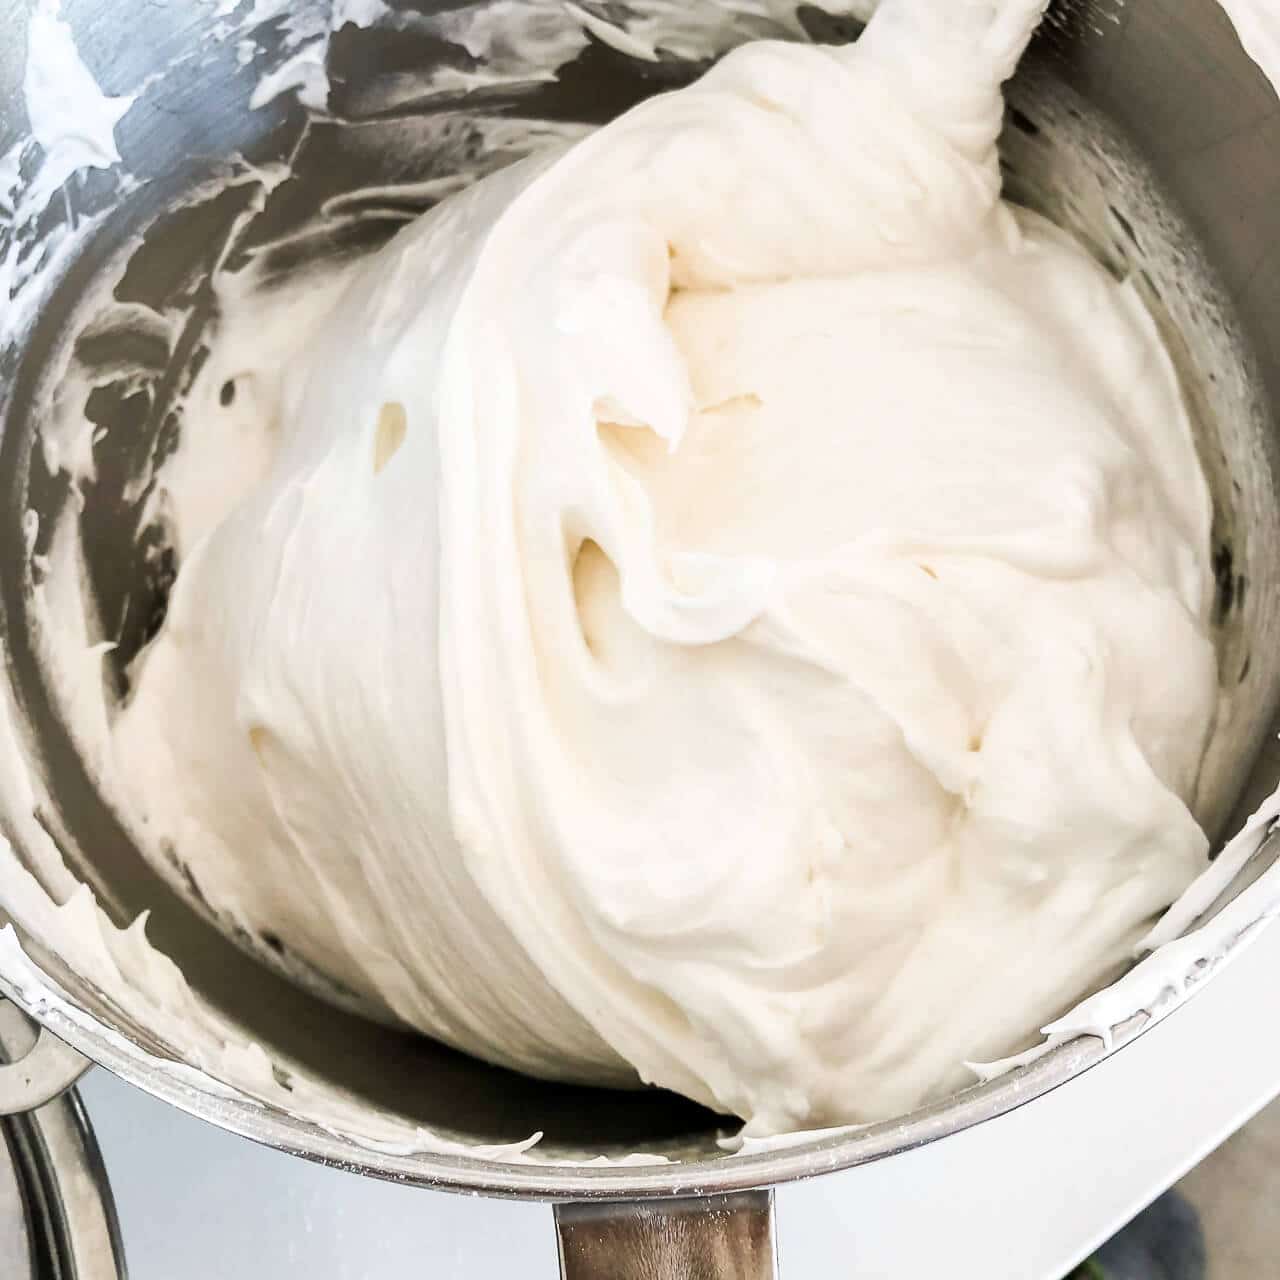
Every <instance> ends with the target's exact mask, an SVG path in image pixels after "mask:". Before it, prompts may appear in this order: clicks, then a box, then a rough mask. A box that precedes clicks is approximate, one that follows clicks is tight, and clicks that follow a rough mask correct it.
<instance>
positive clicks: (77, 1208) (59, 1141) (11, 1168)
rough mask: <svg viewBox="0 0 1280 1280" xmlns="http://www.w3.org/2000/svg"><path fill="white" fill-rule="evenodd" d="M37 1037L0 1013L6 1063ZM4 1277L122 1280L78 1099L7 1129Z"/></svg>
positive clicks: (1, 1230)
mask: <svg viewBox="0 0 1280 1280" xmlns="http://www.w3.org/2000/svg"><path fill="white" fill-rule="evenodd" d="M33 1039H34V1036H33V1034H32V1031H31V1028H30V1027H29V1026H28V1025H27V1023H26V1020H25V1019H24V1018H23V1016H22V1015H21V1014H20V1013H19V1012H18V1010H17V1009H16V1008H14V1007H13V1006H12V1005H0V1058H15V1059H16V1058H18V1057H19V1056H20V1055H22V1054H24V1053H26V1051H27V1048H28V1046H29V1045H30V1044H31V1042H32V1040H33ZM0 1275H3V1276H4V1277H5V1280H26V1278H27V1277H30V1280H123V1277H124V1261H123V1251H122V1249H121V1247H120V1233H119V1228H118V1225H117V1223H116V1217H115V1206H114V1203H113V1201H112V1199H111V1193H110V1190H109V1188H108V1187H107V1181H106V1174H105V1171H104V1169H103V1165H102V1158H101V1156H100V1154H99V1152H98V1146H97V1143H96V1141H95V1140H94V1137H93V1133H92V1131H91V1130H90V1128H89V1125H88V1121H87V1120H86V1119H85V1115H84V1111H83V1109H82V1107H81V1105H80V1100H79V1098H78V1097H77V1096H76V1094H75V1093H74V1092H72V1093H67V1094H65V1095H64V1096H62V1097H60V1098H57V1099H55V1100H54V1101H52V1102H49V1103H47V1104H45V1105H43V1106H40V1107H37V1108H36V1109H35V1110H33V1111H31V1112H29V1113H28V1114H27V1115H24V1116H14V1117H10V1118H9V1119H7V1120H5V1121H3V1122H0Z"/></svg>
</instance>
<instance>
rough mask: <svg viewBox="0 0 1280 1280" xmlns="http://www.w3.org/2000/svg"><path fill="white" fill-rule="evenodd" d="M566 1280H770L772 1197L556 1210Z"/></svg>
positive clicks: (753, 1194) (754, 1194)
mask: <svg viewBox="0 0 1280 1280" xmlns="http://www.w3.org/2000/svg"><path fill="white" fill-rule="evenodd" d="M556 1234H557V1238H558V1241H559V1247H560V1274H561V1276H563V1277H564V1280H773V1277H774V1276H775V1275H777V1246H776V1244H775V1242H774V1232H773V1193H772V1192H769V1191H746V1192H740V1193H739V1194H738V1195H732V1196H709V1197H704V1198H702V1199H698V1200H664V1201H657V1202H649V1203H645V1204H627V1203H625V1202H624V1203H618V1202H616V1201H607V1202H604V1203H590V1202H588V1203H585V1204H584V1203H578V1204H558V1205H556Z"/></svg>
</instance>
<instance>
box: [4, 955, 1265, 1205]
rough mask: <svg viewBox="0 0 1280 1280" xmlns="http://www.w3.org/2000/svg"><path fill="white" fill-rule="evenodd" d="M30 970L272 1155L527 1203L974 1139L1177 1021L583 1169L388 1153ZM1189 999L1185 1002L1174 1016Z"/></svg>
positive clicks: (80, 1016)
mask: <svg viewBox="0 0 1280 1280" xmlns="http://www.w3.org/2000/svg"><path fill="white" fill-rule="evenodd" d="M1239 944H1240V940H1237V942H1236V943H1235V944H1234V945H1233V946H1232V947H1231V948H1230V949H1229V951H1235V950H1236V949H1237V948H1238V946H1239ZM25 950H26V948H25V947H24V951H25ZM1227 958H1228V957H1227V956H1224V957H1223V959H1224V960H1225V959H1227ZM28 960H29V961H30V954H29V952H28ZM31 963H32V968H33V969H34V970H35V972H37V973H39V974H40V975H41V977H42V978H44V979H47V981H48V984H49V985H48V987H47V988H45V989H44V990H40V991H37V990H35V989H28V988H27V987H26V986H25V985H23V984H19V983H16V982H14V981H13V980H12V979H11V978H9V977H8V976H7V975H4V974H2V973H0V993H2V994H4V995H6V996H8V997H9V999H11V1000H12V1001H13V1003H14V1004H16V1005H17V1006H18V1007H19V1008H20V1009H21V1010H22V1011H23V1012H24V1013H26V1014H27V1016H29V1017H30V1018H32V1019H33V1020H34V1021H35V1022H37V1023H39V1024H40V1025H42V1026H45V1027H47V1028H48V1029H49V1030H50V1031H52V1032H53V1033H54V1034H55V1035H57V1036H58V1037H60V1038H61V1039H63V1040H65V1041H66V1042H67V1043H68V1044H70V1045H71V1046H72V1047H73V1048H74V1049H76V1050H78V1051H79V1052H80V1053H82V1054H84V1056H85V1057H87V1058H88V1059H90V1060H91V1061H92V1062H94V1063H96V1064H97V1065H99V1066H101V1067H103V1068H104V1069H106V1070H107V1071H110V1072H111V1073H112V1074H113V1075H115V1076H117V1077H118V1078H119V1079H121V1080H124V1081H125V1082H126V1083H128V1084H132V1085H134V1086H136V1087H137V1088H139V1089H141V1090H143V1092H145V1093H147V1094H149V1095H151V1096H152V1097H154V1098H156V1099H158V1100H160V1101H162V1102H166V1103H168V1104H170V1105H171V1106H174V1107H176V1108H177V1109H178V1110H179V1111H182V1112H184V1113H186V1114H187V1115H190V1116H193V1117H195V1118H197V1119H200V1120H205V1121H207V1122H208V1123H210V1124H213V1125H215V1126H216V1127H218V1128H220V1129H223V1130H226V1131H227V1132H229V1133H234V1134H236V1135H238V1136H240V1137H243V1138H248V1139H250V1140H251V1141H254V1142H257V1143H259V1144H261V1145H263V1146H266V1147H270V1148H272V1149H273V1150H276V1151H281V1152H284V1153H286V1154H288V1155H294V1156H301V1157H302V1158H304V1159H307V1160H311V1161H313V1162H315V1163H318V1164H322V1165H325V1166H329V1167H333V1168H340V1169H343V1170H345V1171H347V1172H350V1173H357V1174H361V1175H363V1176H366V1177H373V1178H378V1179H381V1180H384V1181H391V1182H397V1183H400V1184H402V1185H410V1186H420V1187H424V1188H430V1189H434V1190H441V1191H452V1192H461V1193H470V1194H481V1195H487V1196H493V1197H498V1198H504V1199H519V1200H541V1201H582V1200H602V1199H612V1200H653V1199H675V1198H681V1197H694V1196H707V1195H718V1194H725V1193H730V1192H736V1191H745V1190H749V1189H753V1188H760V1187H768V1186H774V1185H777V1184H781V1183H787V1182H793V1181H796V1180H799V1179H802V1178H809V1177H814V1176H817V1175H819V1174H825V1173H836V1172H839V1171H841V1170H844V1169H849V1168H852V1167H854V1166H856V1165H861V1164H869V1163H871V1162H873V1161H876V1160H882V1159H886V1158H889V1157H891V1156H894V1155H899V1154H901V1153H903V1152H906V1151H910V1150H913V1149H914V1148H916V1147H920V1146H924V1145H926V1144H927V1143H931V1142H936V1141H938V1140H939V1139H942V1138H946V1137H949V1136H951V1135H953V1134H957V1133H960V1132H963V1131H964V1130H966V1129H970V1128H972V1127H973V1126H975V1125H978V1124H983V1123H985V1122H986V1121H988V1120H993V1119H995V1118H996V1117H998V1116H1001V1115H1006V1114H1008V1113H1009V1112H1011V1111H1014V1110H1016V1109H1017V1108H1019V1107H1022V1106H1025V1105H1026V1104H1027V1103H1030V1102H1033V1101H1034V1100H1035V1099H1037V1098H1041V1097H1044V1096H1045V1095H1046V1094H1048V1093H1050V1092H1052V1091H1053V1090H1055V1089H1057V1088H1060V1087H1061V1086H1062V1085H1064V1084H1066V1083H1068V1082H1069V1081H1071V1080H1073V1079H1075V1078H1076V1077H1077V1076H1080V1075H1082V1074H1083V1073H1084V1072H1085V1071H1087V1070H1089V1069H1090V1068H1091V1067H1093V1066H1096V1065H1097V1064H1098V1063H1099V1062H1102V1061H1104V1060H1105V1059H1106V1058H1108V1057H1110V1056H1112V1054H1114V1053H1117V1052H1119V1051H1120V1050H1121V1049H1122V1048H1124V1047H1125V1046H1126V1045H1128V1044H1131V1043H1132V1042H1133V1041H1134V1040H1136V1039H1138V1038H1139V1036H1141V1035H1142V1034H1143V1033H1144V1032H1145V1031H1147V1030H1148V1029H1149V1028H1150V1027H1152V1026H1154V1025H1155V1024H1156V1023H1157V1022H1158V1021H1162V1020H1163V1017H1164V1016H1168V1015H1167V1014H1160V1015H1157V1014H1151V1013H1147V1012H1139V1013H1137V1014H1134V1015H1132V1016H1131V1017H1129V1018H1128V1019H1126V1020H1125V1021H1124V1022H1123V1023H1121V1024H1120V1025H1119V1026H1117V1027H1115V1028H1114V1029H1113V1032H1112V1036H1111V1042H1110V1045H1109V1046H1108V1044H1107V1043H1106V1042H1105V1041H1104V1039H1103V1038H1102V1037H1101V1036H1099V1035H1093V1034H1081V1035H1078V1036H1076V1037H1074V1038H1073V1039H1070V1040H1067V1041H1064V1042H1062V1043H1060V1044H1056V1045H1053V1046H1051V1047H1048V1048H1045V1049H1044V1050H1043V1052H1041V1053H1040V1054H1039V1055H1038V1056H1036V1057H1035V1058H1034V1060H1032V1061H1030V1062H1026V1063H1024V1064H1022V1065H1019V1066H1016V1067H1013V1068H1012V1069H1011V1070H1009V1071H1007V1072H1005V1073H1003V1074H1001V1075H998V1076H996V1077H995V1078H994V1079H990V1080H987V1081H985V1082H981V1083H975V1084H973V1085H971V1086H969V1087H967V1088H965V1089H963V1090H961V1091H960V1092H958V1093H955V1094H952V1095H950V1096H949V1097H947V1098H943V1099H941V1100H939V1101H937V1102H934V1103H931V1104H929V1105H927V1106H924V1107H921V1108H918V1109H917V1110H915V1111H912V1112H910V1113H908V1114H906V1115H903V1116H898V1117H894V1118H892V1119H889V1120H884V1121H879V1122H876V1123H873V1124H868V1125H865V1126H862V1127H859V1128H856V1129H852V1130H850V1129H843V1130H837V1131H835V1132H833V1133H830V1134H827V1135H825V1136H817V1137H814V1138H812V1139H808V1140H804V1141H797V1142H795V1143H791V1144H787V1145H780V1146H777V1147H774V1148H772V1149H768V1150H763V1151H755V1152H751V1153H750V1154H743V1155H731V1154H726V1155H724V1156H719V1157H712V1158H695V1159H691V1160H687V1161H686V1160H673V1161H671V1162H669V1163H653V1164H623V1163H622V1162H620V1161H617V1162H612V1163H605V1162H602V1163H599V1164H595V1163H592V1164H574V1163H570V1162H567V1161H556V1160H554V1159H548V1160H546V1161H540V1160H538V1158H537V1157H536V1155H535V1156H534V1157H533V1158H532V1159H529V1160H528V1161H527V1162H515V1161H512V1160H505V1159H499V1158H494V1157H489V1156H469V1155H462V1154H455V1153H452V1152H432V1151H422V1152H414V1153H409V1154H402V1153H396V1152H391V1151H380V1150H377V1149H375V1148H373V1147H371V1146H367V1145H364V1144H362V1143H360V1142H359V1141H358V1140H357V1139H355V1138H354V1137H350V1136H346V1135H343V1134H340V1133H336V1132H333V1131H330V1130H327V1129H324V1128H322V1127H321V1126H319V1125H317V1124H316V1123H314V1122H313V1121H310V1120H308V1119H306V1118H304V1117H302V1116H298V1115H294V1114H291V1113H290V1112H288V1111H287V1110H285V1109H283V1108H280V1107H277V1106H275V1105H273V1104H269V1103H265V1102H262V1101H260V1100H259V1099H256V1098H252V1097H250V1096H249V1095H248V1094H245V1093H243V1092H241V1091H238V1090H235V1089H232V1088H229V1087H227V1086H225V1085H223V1084H222V1083H221V1082H219V1081H218V1080H217V1079H216V1077H214V1076H212V1075H210V1074H209V1073H208V1072H205V1071H203V1070H200V1069H198V1068H192V1067H189V1066H186V1065H185V1064H184V1065H181V1066H180V1065H179V1064H177V1063H175V1062H173V1061H171V1060H168V1059H165V1058H162V1057H160V1056H158V1055H156V1054H154V1053H152V1052H151V1051H149V1050H148V1049H146V1048H145V1047H144V1046H143V1045H141V1044H139V1043H137V1042H136V1041H135V1040H133V1039H132V1038H131V1037H129V1036H128V1035H127V1034H125V1033H124V1032H123V1031H122V1030H119V1029H117V1028H114V1027H111V1026H109V1025H108V1024H107V1023H106V1022H105V1021H104V1020H102V1019H101V1018H100V1017H98V1016H97V1015H96V1014H94V1013H92V1012H89V1011H87V1010H85V1009H83V1008H82V1007H80V1006H79V1005H77V1004H76V1003H75V1002H74V1001H73V1000H72V999H71V998H70V997H66V996H65V995H63V993H62V992H61V991H60V989H59V987H58V984H57V983H56V981H55V980H54V979H52V978H51V977H49V975H47V974H45V973H44V972H43V970H41V969H40V968H39V966H37V965H35V964H34V962H31ZM1219 967H1221V966H1215V968H1219ZM1203 985H1207V984H1206V983H1198V984H1196V988H1193V989H1192V991H1190V992H1188V998H1190V997H1191V996H1193V995H1194V993H1195V990H1196V989H1197V988H1198V987H1200V986H1203ZM50 990H53V991H57V992H58V993H59V995H60V996H62V999H60V1000H59V1001H58V1002H57V1003H54V1002H53V1001H50V1000H49V998H48V994H49V991H50ZM64 1001H65V1003H64ZM1184 1003H1186V1002H1185V1001H1180V1002H1179V1003H1178V1004H1177V1005H1176V1006H1175V1007H1174V1008H1173V1009H1170V1010H1169V1011H1168V1013H1173V1012H1175V1011H1176V1009H1177V1008H1180V1007H1181V1006H1182V1004H1184ZM477 1145H479V1144H477Z"/></svg>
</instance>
